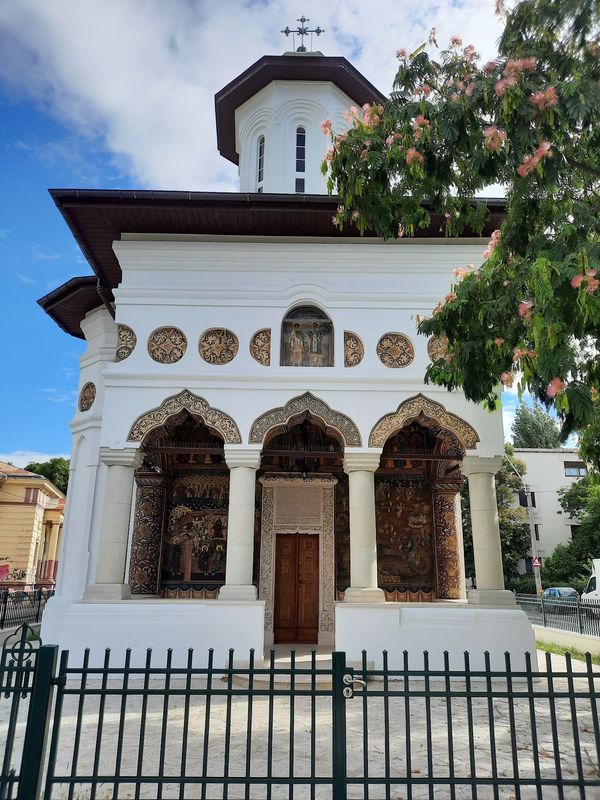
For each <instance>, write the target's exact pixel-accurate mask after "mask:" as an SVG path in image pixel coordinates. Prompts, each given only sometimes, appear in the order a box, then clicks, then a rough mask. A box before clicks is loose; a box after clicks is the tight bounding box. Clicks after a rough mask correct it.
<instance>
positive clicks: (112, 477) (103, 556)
mask: <svg viewBox="0 0 600 800" xmlns="http://www.w3.org/2000/svg"><path fill="white" fill-rule="evenodd" d="M100 460H101V461H102V463H103V464H106V466H107V472H106V485H105V490H104V499H103V502H102V511H101V521H100V540H99V542H98V558H97V560H96V576H95V580H94V583H93V584H91V585H90V586H88V587H87V589H86V590H85V594H84V600H86V601H88V602H100V601H110V600H123V599H124V598H127V597H129V584H127V583H125V562H126V560H127V545H128V542H129V520H130V517H131V498H132V494H133V478H134V472H135V468H136V467H137V466H138V465H139V463H140V461H141V452H140V451H139V450H138V449H137V448H136V449H134V448H132V447H127V448H123V449H112V448H110V447H101V448H100Z"/></svg>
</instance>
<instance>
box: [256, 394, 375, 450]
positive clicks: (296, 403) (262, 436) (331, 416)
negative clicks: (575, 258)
mask: <svg viewBox="0 0 600 800" xmlns="http://www.w3.org/2000/svg"><path fill="white" fill-rule="evenodd" d="M305 412H308V413H309V414H311V415H312V416H314V417H317V418H318V419H320V420H321V422H323V424H324V425H326V426H327V427H328V428H331V429H332V430H333V431H335V432H336V433H337V434H338V435H339V436H340V438H341V440H342V442H343V443H344V445H345V446H346V447H360V446H361V443H362V440H361V438H360V432H359V430H358V427H357V426H356V424H355V423H354V422H353V421H352V420H351V419H350V417H347V416H346V415H345V414H342V413H341V412H339V411H335V410H334V409H332V408H330V407H329V406H328V405H327V403H324V402H323V401H322V400H319V398H318V397H315V396H314V395H313V394H311V393H310V392H305V393H304V394H303V395H299V396H298V397H293V398H292V399H291V400H290V401H289V402H287V403H286V404H285V405H284V406H279V407H278V408H272V409H271V410H270V411H267V412H265V413H264V414H261V416H260V417H258V418H257V419H255V420H254V422H253V423H252V427H251V428H250V436H249V439H248V441H249V442H250V444H263V442H264V441H265V440H266V438H267V434H268V433H269V432H270V431H272V430H273V428H279V427H280V426H281V425H285V424H286V423H287V422H289V420H290V419H291V418H292V417H296V416H298V415H299V414H303V413H305Z"/></svg>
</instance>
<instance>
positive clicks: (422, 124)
mask: <svg viewBox="0 0 600 800" xmlns="http://www.w3.org/2000/svg"><path fill="white" fill-rule="evenodd" d="M412 126H413V129H414V130H415V131H419V130H420V129H422V128H429V120H428V119H427V118H426V117H424V116H423V114H419V116H418V117H415V119H414V120H413V124H412Z"/></svg>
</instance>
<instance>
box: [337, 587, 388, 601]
mask: <svg viewBox="0 0 600 800" xmlns="http://www.w3.org/2000/svg"><path fill="white" fill-rule="evenodd" d="M344 603H385V594H384V592H383V589H354V588H353V587H352V586H350V587H349V588H348V589H346V591H345V592H344Z"/></svg>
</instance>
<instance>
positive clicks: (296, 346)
mask: <svg viewBox="0 0 600 800" xmlns="http://www.w3.org/2000/svg"><path fill="white" fill-rule="evenodd" d="M289 347H290V365H291V366H292V367H300V366H302V358H303V356H304V339H303V337H302V331H301V330H300V324H299V323H298V322H296V323H295V324H294V327H293V328H292V332H291V333H290V338H289Z"/></svg>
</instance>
